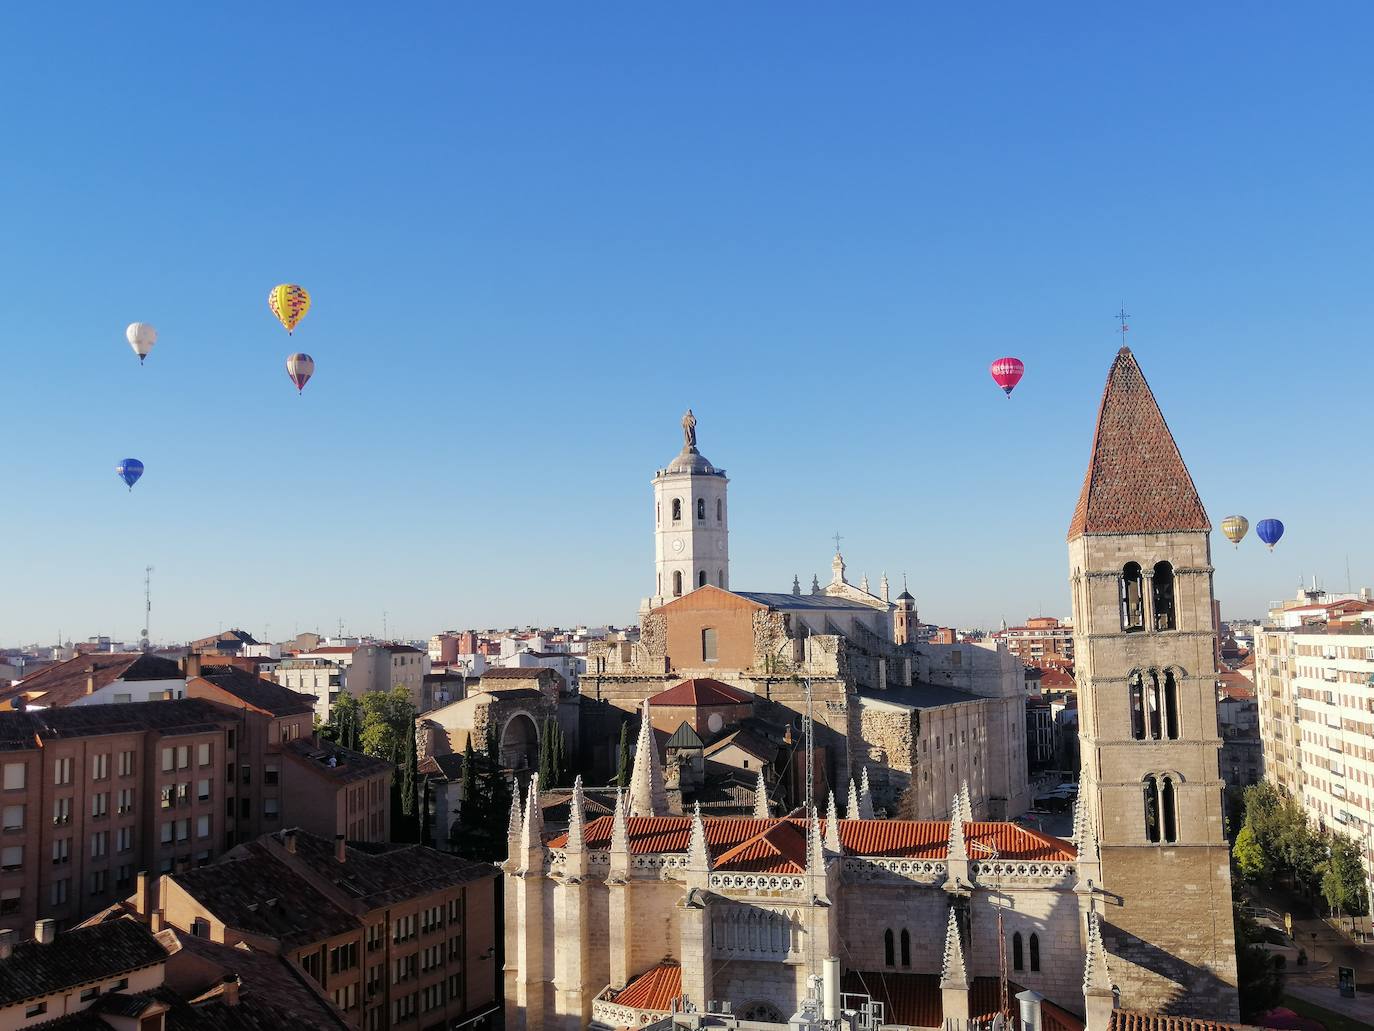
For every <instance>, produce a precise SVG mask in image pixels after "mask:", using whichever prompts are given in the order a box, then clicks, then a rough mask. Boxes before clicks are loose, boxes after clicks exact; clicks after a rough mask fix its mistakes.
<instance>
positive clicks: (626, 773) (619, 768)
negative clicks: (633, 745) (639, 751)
mask: <svg viewBox="0 0 1374 1031" xmlns="http://www.w3.org/2000/svg"><path fill="white" fill-rule="evenodd" d="M615 782H616V783H617V784H618V785H620V786H621V787H622V788H623V787H626V786H628V785H629V783H630V723H629V721H628V720H626V721H625V722H623V723H621V724H620V757H619V760H618V761H617V763H616V768H615Z"/></svg>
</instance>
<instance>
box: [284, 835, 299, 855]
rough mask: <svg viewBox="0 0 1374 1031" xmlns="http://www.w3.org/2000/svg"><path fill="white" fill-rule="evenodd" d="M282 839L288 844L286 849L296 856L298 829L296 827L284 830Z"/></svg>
mask: <svg viewBox="0 0 1374 1031" xmlns="http://www.w3.org/2000/svg"><path fill="white" fill-rule="evenodd" d="M281 840H282V844H284V845H285V846H286V851H287V852H288V853H289V854H290V855H293V856H294V855H295V854H296V831H295V830H294V829H292V830H289V831H284V832H283V833H282V836H281Z"/></svg>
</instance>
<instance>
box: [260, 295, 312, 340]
mask: <svg viewBox="0 0 1374 1031" xmlns="http://www.w3.org/2000/svg"><path fill="white" fill-rule="evenodd" d="M267 307H269V308H271V309H272V314H273V315H275V316H276V317H277V321H279V322H280V323H281V324H282V325H283V326H285V327H286V331H287V332H288V333H290V332H292V331H293V330H294V329H295V328H296V324H297V323H298V322H300V321H301V319H303V318H305V313H306V312H308V311H309V310H310V295H309V294H308V293H306V291H305V287H303V286H298V285H296V284H295V283H282V284H280V285H278V286H274V287H272V292H271V293H270V294H268V295H267Z"/></svg>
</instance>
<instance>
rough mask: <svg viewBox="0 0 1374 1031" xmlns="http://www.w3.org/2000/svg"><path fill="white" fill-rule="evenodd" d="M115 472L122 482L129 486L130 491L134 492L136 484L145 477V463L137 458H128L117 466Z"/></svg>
mask: <svg viewBox="0 0 1374 1031" xmlns="http://www.w3.org/2000/svg"><path fill="white" fill-rule="evenodd" d="M115 472H116V473H117V474H118V475H119V478H120V479H121V480H123V481H124V482H125V483H127V484H128V485H129V490H133V489H134V484H135V483H137V482H138V478H139V477H140V476H142V475H143V463H142V462H140V461H139V460H138V459H137V458H126V459H124V461H122V462H120V463H119V464H118V465H117V466H115Z"/></svg>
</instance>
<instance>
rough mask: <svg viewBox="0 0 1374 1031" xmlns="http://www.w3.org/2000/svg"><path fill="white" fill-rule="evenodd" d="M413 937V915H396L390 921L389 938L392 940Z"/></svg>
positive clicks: (401, 940)
mask: <svg viewBox="0 0 1374 1031" xmlns="http://www.w3.org/2000/svg"><path fill="white" fill-rule="evenodd" d="M414 937H415V916H414V915H413V914H412V915H410V916H402V917H397V918H396V919H395V920H393V921H392V923H391V940H392V941H393V942H397V943H399V942H403V941H409V940H410V939H411V938H414Z"/></svg>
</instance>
